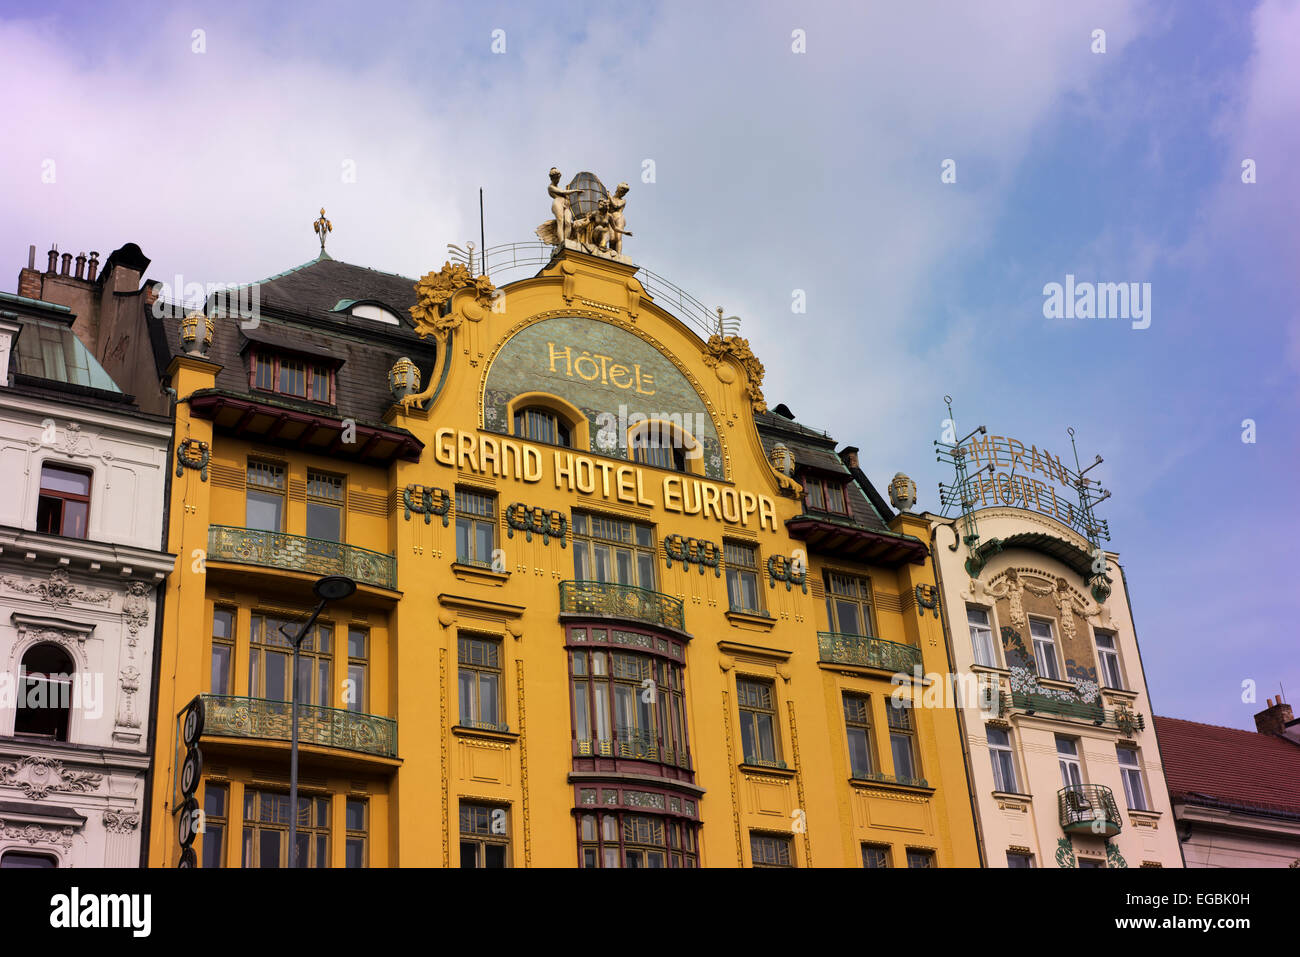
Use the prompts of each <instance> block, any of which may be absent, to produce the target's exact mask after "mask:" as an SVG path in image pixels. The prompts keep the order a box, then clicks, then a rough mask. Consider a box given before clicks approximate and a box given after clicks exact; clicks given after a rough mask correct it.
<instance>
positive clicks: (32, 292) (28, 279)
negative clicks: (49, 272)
mask: <svg viewBox="0 0 1300 957" xmlns="http://www.w3.org/2000/svg"><path fill="white" fill-rule="evenodd" d="M18 295H20V296H23V297H24V298H27V299H40V298H41V274H40V273H38V272H37V271H36V247H35V245H32V246H28V247H27V268H26V269H20V270H18Z"/></svg>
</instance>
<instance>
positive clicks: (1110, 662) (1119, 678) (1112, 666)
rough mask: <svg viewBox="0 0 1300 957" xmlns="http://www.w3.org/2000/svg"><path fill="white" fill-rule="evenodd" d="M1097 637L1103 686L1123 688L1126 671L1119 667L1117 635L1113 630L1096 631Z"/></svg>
mask: <svg viewBox="0 0 1300 957" xmlns="http://www.w3.org/2000/svg"><path fill="white" fill-rule="evenodd" d="M1096 639H1097V659H1098V661H1099V663H1100V664H1101V685H1102V687H1103V688H1123V687H1124V673H1123V672H1122V671H1121V670H1120V667H1119V648H1118V647H1116V644H1115V635H1114V634H1113V633H1111V632H1106V631H1099V632H1097V633H1096Z"/></svg>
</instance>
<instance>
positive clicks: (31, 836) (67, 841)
mask: <svg viewBox="0 0 1300 957" xmlns="http://www.w3.org/2000/svg"><path fill="white" fill-rule="evenodd" d="M0 837H3V838H4V839H5V840H7V841H26V842H27V843H28V844H53V845H54V846H55V847H64V848H68V847H72V828H70V827H41V825H39V824H10V823H9V822H8V821H6V820H5V819H4V818H0Z"/></svg>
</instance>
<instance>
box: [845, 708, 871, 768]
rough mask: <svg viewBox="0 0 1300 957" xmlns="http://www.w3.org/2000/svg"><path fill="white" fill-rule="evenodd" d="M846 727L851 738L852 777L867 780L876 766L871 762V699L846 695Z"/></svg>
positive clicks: (850, 761) (850, 763) (850, 760)
mask: <svg viewBox="0 0 1300 957" xmlns="http://www.w3.org/2000/svg"><path fill="white" fill-rule="evenodd" d="M844 726H845V728H846V729H847V733H848V738H849V769H850V774H851V776H852V777H855V778H866V777H869V776H870V775H871V772H872V771H873V770H874V766H873V763H872V760H871V752H872V748H871V699H870V698H868V697H867V696H866V695H857V694H847V693H846V694H845V695H844Z"/></svg>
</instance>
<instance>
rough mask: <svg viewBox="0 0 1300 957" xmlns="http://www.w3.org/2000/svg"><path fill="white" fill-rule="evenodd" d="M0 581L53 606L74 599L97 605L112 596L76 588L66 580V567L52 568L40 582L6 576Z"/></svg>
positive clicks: (66, 603) (103, 592)
mask: <svg viewBox="0 0 1300 957" xmlns="http://www.w3.org/2000/svg"><path fill="white" fill-rule="evenodd" d="M0 582H2V583H3V584H5V585H6V586H8V587H9V588H12V589H13V590H14V591H20V592H22V593H23V594H25V595H37V596H39V597H40V599H41V601H44V602H47V603H49V604H50V605H52V606H53V607H55V608H61V607H63V606H64V605H70V604H72V601H73V600H74V599H75V600H77V601H84V602H87V603H89V604H93V605H98V604H102V603H103V602H106V601H108V599H109V598H111V597H112V595H111V594H110V593H109V592H106V591H86V590H85V589H83V588H78V587H77V586H76V585H74V584H72V583H71V582H70V581H69V580H68V570H67V569H66V568H56V569H54V571H52V572H50V577H49V578H48V579H46V580H45V581H42V582H26V581H21V580H20V579H16V578H8V577H5V578H0Z"/></svg>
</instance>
